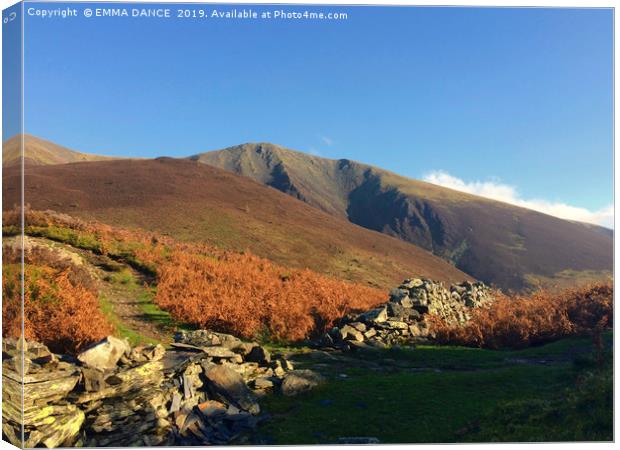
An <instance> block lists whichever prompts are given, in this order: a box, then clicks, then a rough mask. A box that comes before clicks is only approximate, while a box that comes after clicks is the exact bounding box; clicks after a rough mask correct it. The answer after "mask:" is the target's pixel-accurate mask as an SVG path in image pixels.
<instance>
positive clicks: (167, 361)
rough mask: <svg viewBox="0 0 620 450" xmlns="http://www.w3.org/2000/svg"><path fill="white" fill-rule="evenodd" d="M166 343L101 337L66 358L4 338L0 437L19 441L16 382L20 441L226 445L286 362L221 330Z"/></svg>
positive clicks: (273, 386)
mask: <svg viewBox="0 0 620 450" xmlns="http://www.w3.org/2000/svg"><path fill="white" fill-rule="evenodd" d="M175 341H176V342H175V343H174V344H172V345H171V348H170V349H169V350H165V349H164V348H163V347H162V346H161V345H157V346H138V347H133V348H131V347H130V346H129V345H128V344H127V343H126V342H125V341H121V340H118V339H116V338H113V337H109V338H106V339H104V340H103V341H101V342H99V343H97V344H95V345H94V346H92V347H91V348H89V349H87V350H86V351H84V352H83V353H81V354H80V355H78V356H77V358H72V357H69V356H63V355H55V354H53V353H51V352H50V351H49V350H48V349H47V348H46V347H45V346H43V345H41V344H38V343H35V342H29V341H27V342H24V344H23V347H24V352H23V353H22V349H21V347H20V342H22V341H19V340H11V339H4V342H3V354H2V357H3V358H2V359H3V360H2V364H3V383H4V384H3V386H4V388H3V389H4V390H3V394H4V397H3V416H2V428H3V434H4V436H5V437H6V439H8V440H9V441H10V442H12V443H13V444H15V445H18V446H21V444H22V443H21V433H22V431H21V423H22V415H21V403H22V394H21V392H22V391H21V388H22V382H23V383H24V384H23V386H24V399H23V400H24V407H25V408H24V416H23V418H24V419H23V423H24V439H25V442H24V446H26V447H35V446H45V447H58V446H88V447H100V446H115V447H126V446H144V445H146V446H154V445H206V444H226V443H229V442H231V441H233V440H234V439H236V438H237V437H239V436H241V435H242V434H243V433H245V432H248V431H251V430H253V429H254V428H255V427H256V426H257V424H258V423H259V421H260V420H261V416H260V406H259V403H258V398H259V397H260V396H261V395H263V394H264V393H265V392H267V391H275V390H279V389H280V386H281V385H282V380H283V378H284V377H285V375H286V373H287V372H288V371H290V370H292V369H293V366H292V364H291V363H290V362H289V361H287V360H286V359H284V358H281V357H278V355H271V354H270V353H269V352H268V351H267V349H265V348H263V347H261V346H260V345H259V344H257V343H254V342H244V341H241V340H240V339H237V338H236V337H234V336H231V335H227V334H222V333H215V332H211V331H207V330H197V331H191V332H181V333H178V334H177V335H176V336H175ZM119 349H122V351H121V352H120V353H119ZM22 355H23V357H22ZM112 361H114V362H115V363H114V364H112V363H111V362H112ZM22 374H23V376H22Z"/></svg>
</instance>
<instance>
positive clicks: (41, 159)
mask: <svg viewBox="0 0 620 450" xmlns="http://www.w3.org/2000/svg"><path fill="white" fill-rule="evenodd" d="M23 138H24V163H25V164H27V165H48V164H66V163H71V162H78V161H105V160H109V159H113V158H111V157H108V156H100V155H92V154H89V153H80V152H76V151H74V150H70V149H68V148H66V147H62V146H60V145H56V144H54V143H53V142H50V141H46V140H44V139H40V138H37V137H34V136H31V135H29V134H25V135H23ZM21 139H22V135H17V136H13V137H12V138H11V139H9V140H7V141H6V142H4V143H3V144H2V165H3V166H12V165H16V164H19V163H20V158H21Z"/></svg>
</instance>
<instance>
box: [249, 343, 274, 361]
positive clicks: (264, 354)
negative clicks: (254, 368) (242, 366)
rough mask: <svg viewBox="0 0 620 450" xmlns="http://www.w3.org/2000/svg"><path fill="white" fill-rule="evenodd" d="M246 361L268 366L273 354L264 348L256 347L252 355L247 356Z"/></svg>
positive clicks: (251, 352)
mask: <svg viewBox="0 0 620 450" xmlns="http://www.w3.org/2000/svg"><path fill="white" fill-rule="evenodd" d="M245 360H246V361H249V362H255V363H258V364H260V365H262V366H266V365H267V364H269V363H270V362H271V354H270V353H269V351H268V350H267V349H265V348H264V347H261V346H260V345H256V346H254V347H253V348H252V350H251V351H250V353H248V354H247V355H246V356H245Z"/></svg>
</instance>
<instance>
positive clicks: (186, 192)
mask: <svg viewBox="0 0 620 450" xmlns="http://www.w3.org/2000/svg"><path fill="white" fill-rule="evenodd" d="M25 176H26V184H25V196H26V203H29V204H30V205H31V206H32V208H34V209H38V210H45V209H52V210H56V211H60V212H68V213H70V214H71V215H74V216H79V217H83V218H92V219H97V220H98V221H101V222H105V223H110V224H112V225H119V226H123V227H140V228H143V229H147V230H154V231H159V232H162V233H167V234H169V235H171V236H174V237H175V238H177V239H181V240H188V241H205V242H209V243H211V244H214V245H217V246H220V247H224V248H229V249H235V250H244V249H250V250H251V251H252V252H254V253H256V254H258V255H260V256H264V257H267V258H269V259H272V260H273V261H276V262H278V263H280V264H283V265H288V266H291V267H308V268H311V269H314V270H316V271H318V272H321V273H326V274H330V275H333V276H337V277H339V278H343V279H349V280H353V281H358V282H363V283H369V284H371V285H374V286H378V287H381V288H386V289H387V288H389V287H392V286H394V285H395V284H398V283H399V282H400V281H402V279H403V278H405V277H407V276H412V275H420V276H427V277H430V278H434V279H439V280H443V281H446V282H454V281H458V280H462V279H465V278H468V277H467V275H465V274H464V273H462V272H461V271H459V270H458V269H456V268H455V267H454V266H452V265H450V264H449V263H447V262H445V261H444V260H442V259H440V258H438V257H436V256H434V255H432V254H431V253H430V252H428V251H426V250H423V249H421V248H419V247H417V246H415V245H413V244H410V243H407V242H404V241H402V240H399V239H397V238H394V237H390V236H386V235H385V234H381V233H378V232H375V231H372V230H367V229H365V228H363V227H360V226H357V225H355V224H352V223H350V222H348V221H347V220H345V219H342V218H339V217H335V216H333V215H330V214H327V213H325V212H323V211H321V210H319V209H317V208H314V207H311V206H309V205H307V204H305V203H304V202H302V201H299V200H296V199H293V198H291V197H290V196H288V195H285V194H283V193H281V192H279V191H278V190H276V189H272V188H270V187H266V186H263V185H261V184H259V183H257V182H255V181H253V180H250V179H248V178H246V177H241V176H238V175H235V174H232V173H230V172H227V171H224V170H221V169H217V168H214V167H210V166H208V165H204V164H200V163H197V162H194V161H188V160H175V159H171V158H158V159H156V160H141V161H140V160H124V161H121V160H119V161H100V162H82V163H73V164H63V165H50V166H26V168H25ZM18 180H19V168H18V167H13V168H8V169H5V176H4V180H3V183H4V184H3V191H4V208H5V209H8V208H11V207H12V206H13V204H14V203H15V201H14V200H15V199H16V198H17V197H16V195H17V194H18V188H17V187H16V186H18V185H19V184H18Z"/></svg>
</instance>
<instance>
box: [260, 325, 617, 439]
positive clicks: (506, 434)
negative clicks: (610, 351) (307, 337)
mask: <svg viewBox="0 0 620 450" xmlns="http://www.w3.org/2000/svg"><path fill="white" fill-rule="evenodd" d="M606 340H607V341H608V342H611V340H612V336H611V334H607V335H606ZM591 349H592V346H591V341H590V340H589V339H588V338H571V339H564V340H562V341H557V342H554V343H551V344H548V345H545V346H540V347H534V348H529V349H526V350H519V351H490V350H480V349H469V348H463V347H440V346H420V347H418V348H417V349H413V350H407V349H392V350H388V351H375V352H367V353H366V354H362V353H358V354H357V356H353V355H347V359H343V360H342V361H340V362H334V361H333V360H332V361H331V362H330V358H329V355H327V356H326V357H325V358H324V359H319V360H317V358H316V357H314V358H313V357H312V355H311V354H310V353H305V354H302V355H301V356H298V357H296V358H295V360H296V361H297V367H300V368H302V367H303V368H313V367H314V368H315V369H316V370H318V371H320V372H321V373H323V374H325V375H326V377H327V382H326V383H325V384H324V385H322V386H320V387H318V388H316V389H315V390H313V391H311V392H309V393H306V394H302V395H300V396H297V397H284V396H281V395H272V396H267V397H265V398H264V399H262V400H261V402H262V403H261V404H262V407H263V409H264V410H265V411H267V412H269V413H271V414H272V415H273V420H271V421H269V422H268V423H267V424H266V425H265V426H263V427H262V428H261V429H260V433H259V435H258V437H257V440H258V441H259V442H261V443H268V444H320V443H330V442H335V441H336V440H337V439H338V438H339V437H350V436H366V437H376V438H378V439H379V440H380V441H381V442H382V443H408V442H409V443H431V442H432V443H441V442H472V441H477V442H481V441H488V440H506V441H526V440H541V439H542V440H571V437H573V438H577V439H579V438H585V437H587V436H589V435H588V434H587V433H588V431H587V430H589V429H591V428H593V429H595V430H597V431H596V433H598V434H595V436H607V435H610V433H611V428H610V426H608V424H609V423H610V422H608V421H607V418H608V417H610V415H611V403H609V402H608V403H606V402H607V398H606V397H605V398H603V399H601V398H599V397H601V396H603V397H604V396H605V395H606V394H605V393H604V392H605V389H604V388H602V387H601V386H602V385H604V384H605V383H607V384H605V385H606V386H607V385H608V386H609V389H611V387H610V386H611V383H610V380H611V378H607V379H603V380H599V381H598V384H595V385H594V387H592V388H591V389H590V391H588V392H587V393H586V394H583V395H581V396H580V397H579V396H577V397H578V399H577V400H575V401H574V402H573V404H572V406H565V409H566V411H565V413H563V415H562V414H560V415H559V416H556V415H554V414H555V413H554V410H557V409H559V408H558V405H560V406H561V405H567V401H566V400H565V399H566V396H567V395H568V394H566V393H567V392H569V393H574V392H575V379H576V378H577V377H581V376H582V374H583V373H584V369H583V368H581V367H579V365H578V364H576V363H575V362H576V361H578V360H579V358H584V355H586V356H588V355H590V354H591ZM584 352H585V353H584ZM373 355H374V356H373ZM355 358H359V360H360V362H364V360H366V361H369V359H368V358H373V359H372V360H370V361H372V362H373V363H375V364H374V365H368V364H367V365H366V366H364V364H361V363H360V364H355V360H354V359H355ZM352 359H353V360H352ZM541 359H544V360H546V361H547V363H546V364H541V363H540V360H541ZM574 361H575V362H574ZM587 370H590V369H587ZM343 375H346V376H343ZM586 385H588V384H586ZM590 385H592V383H590ZM601 391H603V394H600V392H601ZM571 395H573V396H574V394H571ZM569 398H570V396H569ZM590 398H595V399H596V400H597V402H598V403H596V402H595V405H598V406H597V407H596V408H594V409H595V411H591V410H588V409H587V407H586V406H587V405H588V404H591V403H592V402H590V401H588V400H584V399H590ZM511 405H514V413H515V415H516V416H511V414H512V411H513V406H511ZM528 405H530V406H531V413H532V415H530V409H528V408H529V407H530V406H528ZM584 405H585V406H584ZM580 408H581V409H580ZM606 408H607V409H606ZM519 414H520V416H519ZM593 414H597V416H596V417H595V419H590V418H591V417H592V415H593ZM496 415H497V416H498V417H503V422H501V423H500V424H499V425H498V426H497V427H493V426H492V425H491V424H494V423H495V421H494V417H495V416H496ZM517 416H518V417H517ZM599 416H600V417H599ZM519 417H521V419H522V422H523V424H522V425H521V426H519V427H517V429H516V431H515V430H513V429H512V428H510V427H511V424H512V423H514V422H515V421H517V422H518V420H519ZM523 417H525V418H523ZM472 424H473V425H472ZM591 424H593V425H592V426H590V425H591ZM500 425H501V426H500ZM511 430H512V431H511ZM575 430H581V432H577V431H575ZM584 430H585V431H584ZM591 435H592V434H591ZM528 436H529V437H531V439H527V438H528Z"/></svg>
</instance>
